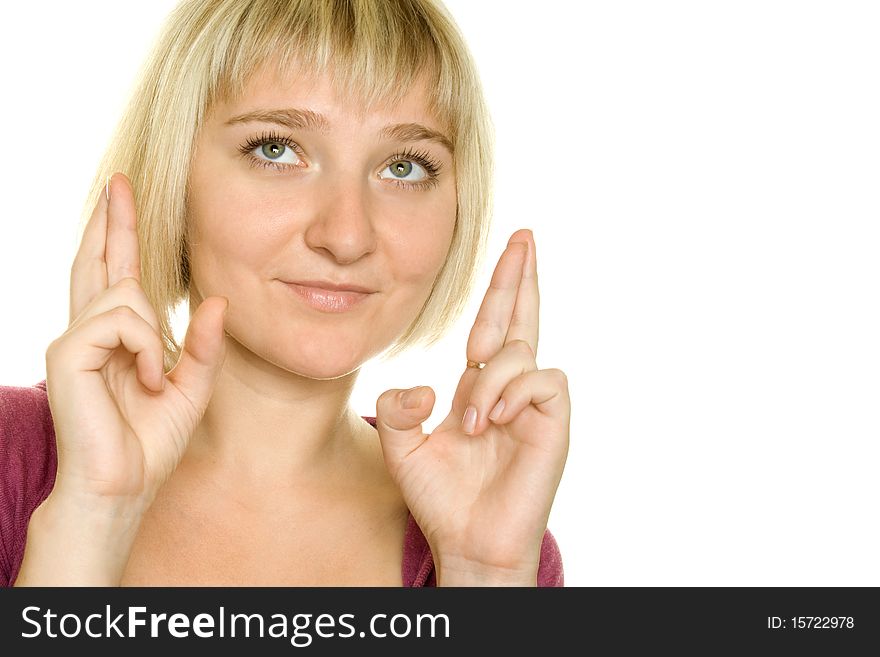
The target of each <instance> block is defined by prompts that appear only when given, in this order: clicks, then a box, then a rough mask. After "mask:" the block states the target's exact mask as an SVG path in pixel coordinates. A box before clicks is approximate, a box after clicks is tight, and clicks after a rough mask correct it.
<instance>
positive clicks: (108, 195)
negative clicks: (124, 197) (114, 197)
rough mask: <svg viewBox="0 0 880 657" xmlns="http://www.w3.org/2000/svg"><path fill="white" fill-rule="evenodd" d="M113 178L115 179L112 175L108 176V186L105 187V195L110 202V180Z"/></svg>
mask: <svg viewBox="0 0 880 657" xmlns="http://www.w3.org/2000/svg"><path fill="white" fill-rule="evenodd" d="M112 177H113V175H112V174H111V175H109V176H107V184H106V185H104V195H105V196H106V197H107V200H108V201H109V200H110V178H112Z"/></svg>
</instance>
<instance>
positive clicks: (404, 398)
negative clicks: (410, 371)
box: [400, 386, 422, 408]
mask: <svg viewBox="0 0 880 657" xmlns="http://www.w3.org/2000/svg"><path fill="white" fill-rule="evenodd" d="M420 388H421V386H416V387H415V388H410V389H409V390H407V391H406V392H404V393H403V395H401V397H400V405H401V406H403V407H404V408H418V406H419V404H421V403H422V391H421V390H420Z"/></svg>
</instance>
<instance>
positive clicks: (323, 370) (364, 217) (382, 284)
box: [188, 73, 456, 378]
mask: <svg viewBox="0 0 880 657" xmlns="http://www.w3.org/2000/svg"><path fill="white" fill-rule="evenodd" d="M425 95H426V94H425V89H424V87H422V86H419V87H418V88H413V89H412V91H411V92H410V93H409V95H408V96H407V97H406V98H405V99H404V101H403V102H402V103H400V104H398V105H395V106H394V107H383V108H381V109H379V110H376V111H374V112H372V113H368V114H362V115H359V114H358V111H357V110H358V108H356V107H355V108H353V107H349V106H345V105H343V104H340V102H339V100H338V98H337V97H336V96H335V95H334V94H333V90H332V87H331V86H330V84H329V80H328V78H327V77H319V78H303V77H299V78H291V79H290V80H288V81H287V82H279V81H277V80H276V79H275V78H274V77H273V76H271V75H269V74H265V73H261V74H259V75H257V76H255V77H254V78H253V79H252V80H251V82H250V85H249V87H248V88H247V90H246V92H245V94H244V95H243V96H242V98H241V99H240V100H237V101H234V102H231V103H225V104H219V105H217V106H215V107H214V108H213V110H212V112H211V114H210V116H208V117H207V119H206V122H205V124H204V126H203V128H202V130H201V131H200V132H199V135H198V138H197V142H196V150H195V154H194V159H193V164H192V171H191V179H190V195H189V217H188V221H189V222H191V226H190V228H191V229H192V231H193V232H192V240H193V245H192V250H191V253H190V256H191V274H192V286H193V287H194V288H195V290H192V289H191V292H194V296H195V298H196V299H204V298H207V297H209V296H225V297H227V298H228V299H229V309H228V313H227V318H226V330H227V332H228V333H229V334H230V335H231V336H233V337H234V338H235V340H237V341H238V342H239V343H241V344H242V345H243V346H244V347H246V348H247V349H248V350H250V351H251V352H253V353H255V354H257V355H258V356H259V357H261V358H263V359H265V360H267V361H269V362H271V363H274V364H275V365H277V366H279V367H281V368H283V369H285V370H289V371H293V372H296V373H298V374H302V375H305V376H309V377H312V378H332V377H337V376H341V375H344V374H347V373H350V372H352V371H353V370H355V369H357V368H358V367H359V366H360V365H361V364H362V363H363V362H364V361H366V360H368V359H369V358H371V357H372V356H374V355H376V354H378V353H379V352H381V351H382V350H383V349H385V348H386V347H387V346H388V345H389V344H390V343H391V342H392V341H393V340H394V339H395V338H396V337H397V336H399V335H400V334H401V333H402V332H403V331H404V330H405V329H406V328H407V326H409V324H410V323H411V322H412V320H413V319H414V318H415V316H416V314H417V313H418V312H419V310H420V309H421V307H422V305H423V304H424V302H425V300H426V299H427V297H428V294H429V292H430V291H431V287H432V285H433V283H434V279H435V277H436V276H437V274H438V272H439V271H440V268H441V266H442V265H443V263H444V261H445V258H446V255H447V252H448V249H449V245H450V243H451V240H452V232H453V228H454V224H455V216H456V191H455V172H454V170H453V160H452V153H451V152H450V150H449V149H448V148H447V146H445V145H444V144H443V139H442V134H445V131H444V129H443V128H442V127H441V125H440V124H439V123H438V122H437V121H436V120H435V119H434V117H432V116H431V115H430V114H429V113H428V111H427V108H426V107H425V105H424V101H423V98H424V97H425ZM248 115H252V116H250V117H249V116H248ZM259 115H262V116H259ZM319 115H320V116H319ZM305 119H310V120H308V121H306V120H305ZM284 123H287V124H288V125H285V124H284ZM305 123H307V124H305ZM413 124H418V125H413ZM393 126H397V128H393ZM420 126H423V127H424V128H426V129H427V130H428V131H434V132H436V133H441V137H440V138H435V139H425V138H424V137H425V135H429V134H431V133H429V132H426V131H425V130H424V129H423V128H421V127H420ZM446 136H447V137H448V134H447V135H446ZM434 168H437V169H438V170H437V171H436V172H435V171H434ZM295 281H324V282H328V283H336V284H339V285H343V286H347V285H356V286H361V287H363V288H366V289H367V290H370V291H371V293H369V294H362V295H354V294H352V293H349V294H348V295H345V294H343V295H341V296H340V295H337V296H332V294H331V293H328V292H322V291H320V290H311V291H309V290H307V289H302V288H299V287H295V286H292V285H289V284H288V283H290V282H295ZM304 295H305V296H304ZM344 297H348V299H354V300H355V301H356V302H355V303H354V305H352V306H351V307H347V309H345V308H346V306H345V305H344V302H345V301H346V299H345V298H344ZM308 299H312V301H311V302H310V301H309V300H308ZM322 300H323V301H322ZM322 303H323V304H324V305H322ZM340 303H343V309H342V310H341V311H340V310H339V308H338V304H340ZM328 307H330V308H334V307H335V308H336V311H332V310H329V309H328Z"/></svg>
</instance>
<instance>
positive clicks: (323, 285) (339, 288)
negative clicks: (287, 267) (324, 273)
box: [284, 280, 375, 294]
mask: <svg viewBox="0 0 880 657" xmlns="http://www.w3.org/2000/svg"><path fill="white" fill-rule="evenodd" d="M284 282H285V283H288V284H292V285H301V286H302V287H311V288H318V289H322V290H330V291H331V292H361V293H363V294H372V293H373V292H375V290H370V289H368V288H366V287H364V286H362V285H357V284H355V283H331V282H330V281H318V280H314V281H284Z"/></svg>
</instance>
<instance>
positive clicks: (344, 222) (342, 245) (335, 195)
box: [305, 176, 376, 264]
mask: <svg viewBox="0 0 880 657" xmlns="http://www.w3.org/2000/svg"><path fill="white" fill-rule="evenodd" d="M325 183H326V184H325V185H324V188H323V189H321V190H319V194H320V196H319V201H318V203H317V205H316V206H315V210H314V211H315V216H314V217H313V220H312V221H311V222H310V224H309V226H308V228H307V229H306V233H305V241H306V244H308V246H309V247H310V248H312V249H314V250H316V251H322V252H324V253H326V254H329V255H331V256H332V257H333V259H334V260H336V262H338V263H339V264H351V263H353V262H357V261H358V260H359V259H360V258H362V257H364V256H365V255H366V254H368V253H371V252H373V251H374V250H375V249H376V232H375V230H374V226H373V221H372V213H371V210H370V207H369V205H370V201H369V198H368V189H367V185H366V184H358V183H357V182H356V181H353V180H350V179H346V180H343V176H338V177H334V178H332V179H327V180H326V181H325Z"/></svg>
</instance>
